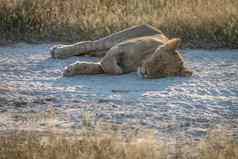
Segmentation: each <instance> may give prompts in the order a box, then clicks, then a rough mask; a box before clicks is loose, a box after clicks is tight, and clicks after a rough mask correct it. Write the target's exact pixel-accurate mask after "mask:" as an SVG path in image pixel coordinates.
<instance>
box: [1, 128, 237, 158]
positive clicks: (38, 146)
mask: <svg viewBox="0 0 238 159" xmlns="http://www.w3.org/2000/svg"><path fill="white" fill-rule="evenodd" d="M218 134H219V135H218ZM14 158H17V159H42V158H44V159H160V158H161V159H166V158H179V159H180V158H181V159H237V158H238V143H237V142H236V141H234V140H232V138H230V137H227V136H225V135H221V134H220V132H219V133H212V134H211V135H210V136H209V137H208V138H207V139H204V140H203V141H199V142H192V141H191V142H187V143H186V144H180V143H174V144H169V142H159V141H158V140H157V139H156V138H154V137H152V136H149V137H146V138H137V137H134V138H131V137H130V138H125V137H122V136H120V135H115V134H103V133H99V134H97V133H96V134H95V133H93V134H92V133H89V134H87V133H85V134H84V135H80V136H76V135H74V136H72V135H70V137H69V136H68V135H56V134H51V133H50V134H47V135H43V134H39V133H33V132H18V133H12V134H10V135H9V134H8V135H5V136H1V137H0V159H14Z"/></svg>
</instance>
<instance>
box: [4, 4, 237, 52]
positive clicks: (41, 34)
mask: <svg viewBox="0 0 238 159" xmlns="http://www.w3.org/2000/svg"><path fill="white" fill-rule="evenodd" d="M144 23H149V24H152V25H154V26H156V27H157V28H160V29H161V30H162V31H163V32H165V33H166V34H167V35H169V36H177V37H181V38H183V39H184V41H185V42H186V44H187V46H195V47H230V48H237V46H238V1H237V0H209V1H207V0H193V1H191V0H120V1H118V0H64V1H62V0H0V33H1V37H0V38H1V39H13V40H58V41H59V40H60V41H77V40H84V39H96V38H98V37H102V36H105V35H108V34H111V33H112V32H116V31H119V30H121V29H123V28H126V27H129V26H132V25H136V24H144Z"/></svg>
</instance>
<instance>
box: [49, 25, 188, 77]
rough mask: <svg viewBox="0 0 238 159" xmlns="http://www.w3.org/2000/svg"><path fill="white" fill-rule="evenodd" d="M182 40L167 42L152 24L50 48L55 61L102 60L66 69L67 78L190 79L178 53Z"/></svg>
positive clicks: (78, 63)
mask: <svg viewBox="0 0 238 159" xmlns="http://www.w3.org/2000/svg"><path fill="white" fill-rule="evenodd" d="M180 43H181V40H180V39H168V38H167V37H166V36H165V35H164V34H162V33H161V32H160V31H159V30H157V29H155V28H153V27H152V26H149V25H140V26H135V27H132V28H129V29H125V30H123V31H121V32H117V33H114V34H112V35H110V36H107V37H105V38H102V39H99V40H96V41H83V42H79V43H75V44H72V45H58V46H54V47H53V48H52V49H51V56H52V57H53V58H60V59H62V58H67V57H70V56H75V55H91V56H100V57H102V58H101V60H100V61H99V62H76V63H74V64H71V65H69V66H68V67H66V68H65V70H64V73H63V75H64V76H73V75H80V74H87V75H92V74H110V75H120V74H125V73H130V72H138V74H139V75H140V76H142V77H143V78H161V77H167V76H191V75H192V71H191V70H190V69H188V68H186V67H185V66H184V60H183V58H182V56H181V54H180V53H179V52H178V51H177V48H178V47H179V46H180Z"/></svg>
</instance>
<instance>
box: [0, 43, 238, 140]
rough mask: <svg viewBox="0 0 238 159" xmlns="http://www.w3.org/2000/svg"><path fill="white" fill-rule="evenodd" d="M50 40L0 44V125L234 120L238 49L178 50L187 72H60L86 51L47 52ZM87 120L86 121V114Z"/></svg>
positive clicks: (188, 124)
mask: <svg viewBox="0 0 238 159" xmlns="http://www.w3.org/2000/svg"><path fill="white" fill-rule="evenodd" d="M52 45H53V44H40V45H30V44H25V43H18V44H15V45H11V46H4V47H0V130H1V131H4V130H9V129H31V130H46V129H47V130H48V129H62V130H66V129H77V128H80V127H82V125H83V124H85V121H86V120H89V121H90V123H91V124H93V125H94V124H96V123H98V122H104V121H106V122H108V121H109V122H112V123H114V124H117V125H121V126H124V127H126V128H128V127H129V128H133V129H137V128H140V127H142V128H152V129H156V130H157V131H158V132H159V133H162V134H176V135H189V136H193V137H200V136H204V135H205V134H206V132H207V129H208V128H214V127H223V126H226V127H229V128H232V130H235V131H237V125H238V50H219V51H204V50H183V51H182V52H184V57H185V60H186V64H187V65H188V66H189V67H191V68H192V69H193V70H194V75H193V76H192V77H191V78H180V77H169V78H163V79H156V80H145V79H142V78H140V77H138V76H137V75H136V73H131V74H127V75H121V76H108V75H96V76H76V77H70V78H63V77H62V69H63V68H64V67H65V66H67V65H68V64H70V63H73V62H75V61H77V60H88V61H91V60H93V61H95V60H98V59H96V58H92V57H72V58H69V59H66V60H55V59H51V58H50V55H49V48H50V47H51V46H52ZM86 122H87V121H86Z"/></svg>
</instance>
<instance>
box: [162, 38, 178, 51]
mask: <svg viewBox="0 0 238 159" xmlns="http://www.w3.org/2000/svg"><path fill="white" fill-rule="evenodd" d="M180 45H181V39H179V38H174V39H171V40H169V41H167V42H166V43H165V48H166V49H169V50H175V49H177V48H178V47H179V46H180Z"/></svg>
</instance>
